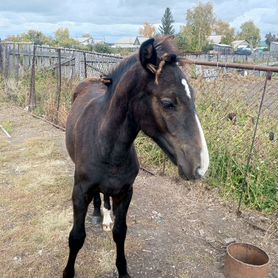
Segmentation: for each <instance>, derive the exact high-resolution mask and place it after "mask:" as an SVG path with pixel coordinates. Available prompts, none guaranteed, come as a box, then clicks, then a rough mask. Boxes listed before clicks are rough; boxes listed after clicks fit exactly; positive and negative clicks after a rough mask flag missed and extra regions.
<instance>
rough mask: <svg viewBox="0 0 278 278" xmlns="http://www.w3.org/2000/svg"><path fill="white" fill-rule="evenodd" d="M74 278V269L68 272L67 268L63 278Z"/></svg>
mask: <svg viewBox="0 0 278 278" xmlns="http://www.w3.org/2000/svg"><path fill="white" fill-rule="evenodd" d="M73 277H74V269H70V270H67V269H66V268H65V270H64V272H63V278H73Z"/></svg>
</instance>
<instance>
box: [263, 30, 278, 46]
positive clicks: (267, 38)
mask: <svg viewBox="0 0 278 278" xmlns="http://www.w3.org/2000/svg"><path fill="white" fill-rule="evenodd" d="M277 39H278V38H276V36H275V35H272V34H271V33H268V34H266V35H265V43H266V44H267V48H268V49H270V44H271V42H274V41H277Z"/></svg>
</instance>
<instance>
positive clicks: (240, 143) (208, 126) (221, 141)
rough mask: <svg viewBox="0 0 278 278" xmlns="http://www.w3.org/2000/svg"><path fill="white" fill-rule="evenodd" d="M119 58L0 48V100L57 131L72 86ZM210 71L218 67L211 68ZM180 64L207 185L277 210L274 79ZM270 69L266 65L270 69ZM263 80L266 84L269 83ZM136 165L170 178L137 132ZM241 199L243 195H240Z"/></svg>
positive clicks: (262, 73)
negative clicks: (200, 134)
mask: <svg viewBox="0 0 278 278" xmlns="http://www.w3.org/2000/svg"><path fill="white" fill-rule="evenodd" d="M122 59H123V57H121V56H117V55H108V54H100V53H94V52H85V51H84V52H83V51H80V50H75V49H61V48H50V47H44V46H34V45H32V44H7V43H0V78H1V82H0V85H1V91H2V92H3V93H2V97H4V98H5V99H9V100H11V101H13V102H14V103H16V104H17V105H19V106H21V107H23V108H26V109H27V110H29V111H30V112H32V113H33V114H35V115H37V116H39V117H41V118H43V119H44V120H47V121H50V122H52V123H54V124H55V125H56V126H59V127H61V128H64V127H65V123H66V119H67V115H68V112H69V110H70V107H71V101H72V93H73V91H74V88H75V87H76V86H77V84H78V83H79V82H80V80H82V79H84V78H86V77H90V76H99V75H102V74H107V73H108V71H109V70H111V69H112V68H113V67H114V66H115V65H117V64H118V63H119V62H120V61H121V60H122ZM217 65H218V64H217ZM217 65H215V64H214V65H208V64H207V63H205V65H202V62H199V65H193V64H189V63H188V64H186V65H185V66H184V67H183V70H184V72H185V74H186V75H187V76H188V78H189V80H190V83H191V85H192V87H193V88H194V89H195V91H196V106H197V110H198V113H199V116H200V119H201V123H202V126H203V129H204V131H205V136H206V139H207V142H208V148H209V152H210V161H211V162H210V170H209V175H208V176H207V178H206V180H207V182H208V183H209V184H210V185H212V186H217V187H219V188H221V192H223V194H227V195H229V196H232V197H233V198H236V199H238V200H239V199H240V198H241V197H242V196H243V198H242V201H243V203H245V204H246V205H248V206H251V207H253V208H256V209H258V210H264V211H269V212H273V211H275V210H276V209H277V195H276V194H277V176H278V171H277V168H278V148H277V145H278V144H277V141H278V140H277V139H278V76H277V73H272V74H270V73H267V72H269V68H268V70H267V69H266V68H264V69H263V70H262V69H260V67H256V66H253V68H252V69H250V68H248V67H247V66H246V67H245V66H244V65H241V66H238V68H237V65H230V66H229V65H226V66H224V67H219V66H217ZM275 69H276V70H277V68H274V67H273V71H275ZM270 75H271V78H270ZM136 147H137V152H138V155H139V159H140V163H141V166H142V167H144V168H145V169H148V171H149V172H151V173H160V174H167V175H169V176H172V177H175V178H177V173H176V168H175V167H174V166H173V165H172V163H171V162H170V161H169V160H168V159H167V158H166V156H165V155H164V154H163V153H162V151H161V150H160V149H159V148H158V147H157V146H156V145H155V144H154V143H153V142H152V141H151V140H150V139H149V138H147V137H146V136H144V135H143V134H140V135H139V136H138V137H137V139H136ZM243 193H244V194H243Z"/></svg>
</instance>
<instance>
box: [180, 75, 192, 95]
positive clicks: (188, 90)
mask: <svg viewBox="0 0 278 278" xmlns="http://www.w3.org/2000/svg"><path fill="white" fill-rule="evenodd" d="M181 83H182V85H183V86H184V89H185V92H186V95H187V96H188V97H189V98H191V93H190V89H189V86H188V83H187V81H186V80H185V79H184V78H183V79H182V80H181Z"/></svg>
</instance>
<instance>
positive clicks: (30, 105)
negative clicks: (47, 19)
mask: <svg viewBox="0 0 278 278" xmlns="http://www.w3.org/2000/svg"><path fill="white" fill-rule="evenodd" d="M35 62H36V45H35V44H34V45H33V57H32V67H31V83H30V94H29V103H28V111H29V112H32V111H33V109H34V108H35V107H36V84H35V83H36V80H35V79H36V72H35Z"/></svg>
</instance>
